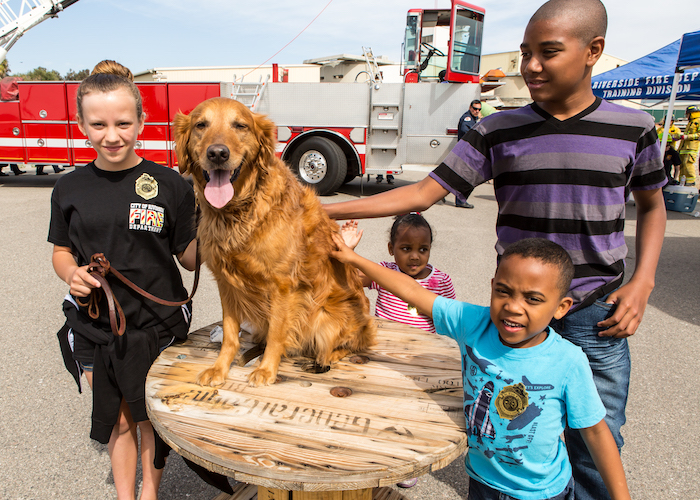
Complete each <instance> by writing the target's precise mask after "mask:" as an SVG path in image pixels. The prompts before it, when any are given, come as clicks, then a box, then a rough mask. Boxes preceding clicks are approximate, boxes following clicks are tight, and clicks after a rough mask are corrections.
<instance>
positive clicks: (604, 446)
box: [333, 235, 630, 500]
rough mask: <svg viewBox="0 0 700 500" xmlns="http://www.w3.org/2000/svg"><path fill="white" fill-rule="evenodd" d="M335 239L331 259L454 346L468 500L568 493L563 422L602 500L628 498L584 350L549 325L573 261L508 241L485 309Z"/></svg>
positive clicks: (561, 305)
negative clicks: (591, 466)
mask: <svg viewBox="0 0 700 500" xmlns="http://www.w3.org/2000/svg"><path fill="white" fill-rule="evenodd" d="M334 238H335V242H336V245H337V247H338V250H336V251H334V252H333V257H335V258H337V259H338V260H340V261H341V262H344V263H347V264H351V265H353V266H355V267H357V268H358V269H360V270H361V271H362V272H363V273H364V274H365V275H366V276H368V277H369V278H371V279H372V280H373V281H375V282H377V283H378V284H380V285H381V286H382V287H384V288H386V289H387V290H389V291H390V292H392V293H393V294H395V295H396V296H398V297H400V298H401V299H403V300H404V301H406V302H407V303H409V304H411V305H413V306H415V307H416V308H417V309H418V311H419V312H421V313H423V314H426V315H428V316H430V317H431V318H432V319H433V321H434V322H435V327H436V329H437V332H438V333H439V334H441V335H447V336H449V337H451V338H453V339H455V340H456V341H457V343H458V344H459V347H460V351H461V353H462V376H463V383H464V413H465V418H466V421H467V434H468V436H469V452H468V453H467V457H466V459H465V467H466V469H467V473H468V474H469V476H470V477H471V478H472V480H471V481H470V482H469V499H472V500H482V499H483V500H489V499H500V498H503V497H502V496H500V495H502V494H505V495H508V497H507V498H511V497H513V498H517V499H523V500H526V499H532V500H541V499H562V500H564V499H573V489H574V485H573V479H572V475H571V464H570V462H569V458H568V456H567V453H566V447H565V445H564V442H563V441H562V439H561V438H560V435H561V433H562V431H563V430H564V428H565V427H566V425H567V424H568V426H569V427H571V428H575V429H579V431H580V433H581V435H582V436H583V439H584V441H585V443H586V446H587V447H588V450H589V452H590V454H591V456H592V457H593V459H594V461H595V465H596V467H597V468H598V471H599V472H600V474H601V476H602V477H603V481H604V482H605V486H606V487H607V489H608V492H609V494H610V496H611V498H613V499H615V500H617V499H629V498H630V496H629V491H628V489H627V482H626V480H625V473H624V470H623V468H622V461H621V460H620V455H619V453H618V451H617V445H616V443H615V440H614V439H613V436H612V434H611V433H610V430H609V429H608V426H607V424H606V423H605V420H603V417H604V416H605V407H604V406H603V404H602V402H601V400H600V397H599V396H598V392H597V390H596V387H595V384H594V383H593V377H592V374H591V369H590V366H589V364H588V360H587V358H586V355H585V354H584V353H583V351H582V350H581V348H579V347H577V346H575V345H573V344H572V343H570V342H569V341H567V340H564V339H563V338H562V337H560V336H559V334H557V333H556V332H555V331H554V330H553V329H552V328H551V327H549V323H550V321H551V320H552V318H554V319H559V318H562V317H563V316H564V315H565V314H566V313H567V311H568V310H569V308H570V307H571V304H572V302H573V300H572V299H571V298H570V297H567V296H566V294H567V292H568V290H569V285H570V283H571V279H572V278H573V275H574V266H573V263H572V261H571V258H570V257H569V255H568V253H567V252H566V251H565V250H564V249H563V248H562V247H561V246H559V245H557V244H556V243H553V242H551V241H549V240H546V239H542V238H528V239H524V240H520V241H518V242H516V243H513V244H512V245H510V246H508V247H507V248H506V249H505V251H504V253H503V255H502V256H501V259H500V262H499V264H498V267H497V269H496V275H495V276H494V278H493V279H492V280H491V305H490V307H488V308H486V307H480V306H476V305H473V304H468V303H464V302H459V301H457V300H451V299H446V298H444V297H440V296H438V295H435V294H434V293H432V292H430V291H428V290H426V289H425V288H423V287H422V286H420V285H419V284H417V283H416V281H415V280H414V279H412V278H411V277H410V276H406V275H404V274H402V273H397V272H396V271H392V270H390V269H387V268H384V267H382V266H380V265H378V264H375V263H374V262H371V261H369V260H367V259H364V258H363V257H360V256H359V255H357V254H356V253H354V252H353V251H352V250H351V249H350V248H348V247H347V246H346V245H345V243H344V242H343V239H342V237H340V236H339V235H334Z"/></svg>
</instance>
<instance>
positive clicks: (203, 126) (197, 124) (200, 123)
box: [194, 122, 207, 130]
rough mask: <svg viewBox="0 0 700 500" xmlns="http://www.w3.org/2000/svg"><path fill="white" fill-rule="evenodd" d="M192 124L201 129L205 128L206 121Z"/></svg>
mask: <svg viewBox="0 0 700 500" xmlns="http://www.w3.org/2000/svg"><path fill="white" fill-rule="evenodd" d="M194 126H195V128H197V129H199V130H203V129H205V128H207V122H197V123H195V124H194Z"/></svg>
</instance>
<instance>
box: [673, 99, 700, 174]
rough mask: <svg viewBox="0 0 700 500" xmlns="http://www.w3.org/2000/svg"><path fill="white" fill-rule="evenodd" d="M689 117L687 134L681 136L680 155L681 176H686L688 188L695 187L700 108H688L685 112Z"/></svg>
mask: <svg viewBox="0 0 700 500" xmlns="http://www.w3.org/2000/svg"><path fill="white" fill-rule="evenodd" d="M685 114H686V116H687V117H688V125H686V127H685V133H684V134H683V135H681V143H680V146H679V148H678V153H680V155H681V174H680V175H681V176H685V184H686V186H694V185H695V166H696V165H697V162H698V148H699V147H700V107H698V106H688V108H687V109H686V110H685Z"/></svg>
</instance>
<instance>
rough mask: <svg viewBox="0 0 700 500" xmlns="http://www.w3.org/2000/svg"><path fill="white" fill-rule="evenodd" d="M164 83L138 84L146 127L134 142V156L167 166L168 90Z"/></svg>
mask: <svg viewBox="0 0 700 500" xmlns="http://www.w3.org/2000/svg"><path fill="white" fill-rule="evenodd" d="M167 85H168V84H166V83H160V82H156V83H138V84H137V86H138V88H139V91H140V92H141V99H142V100H143V111H144V113H145V114H146V125H145V126H144V128H143V132H142V133H141V135H140V136H139V138H138V141H137V142H136V154H138V155H139V156H141V157H143V158H146V159H147V160H151V161H152V162H155V163H159V164H161V165H165V166H168V165H169V160H170V153H169V149H170V148H169V147H168V144H169V142H168V141H169V137H168V89H167Z"/></svg>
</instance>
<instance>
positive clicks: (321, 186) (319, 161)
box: [290, 137, 348, 195]
mask: <svg viewBox="0 0 700 500" xmlns="http://www.w3.org/2000/svg"><path fill="white" fill-rule="evenodd" d="M290 165H291V168H292V171H293V172H294V173H295V174H296V175H297V177H298V178H299V180H300V181H301V182H302V184H306V185H307V186H309V187H310V188H312V189H314V190H315V191H316V192H317V193H318V194H319V195H327V194H332V193H334V192H335V191H336V190H337V189H338V188H339V187H340V186H341V185H342V184H343V181H344V180H345V176H346V175H347V171H348V161H347V158H345V154H344V153H343V150H342V149H340V146H338V145H337V144H336V143H335V142H333V141H331V140H329V139H326V138H324V137H311V138H309V139H306V140H305V141H304V142H302V143H301V144H300V145H299V146H298V147H297V148H296V149H295V150H294V152H293V153H292V156H291V158H290Z"/></svg>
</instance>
